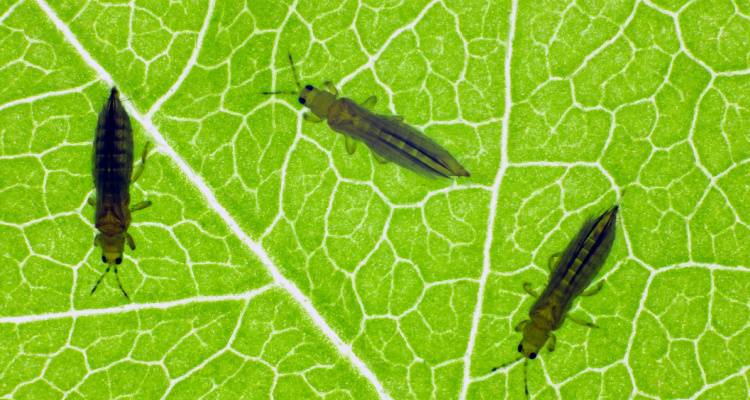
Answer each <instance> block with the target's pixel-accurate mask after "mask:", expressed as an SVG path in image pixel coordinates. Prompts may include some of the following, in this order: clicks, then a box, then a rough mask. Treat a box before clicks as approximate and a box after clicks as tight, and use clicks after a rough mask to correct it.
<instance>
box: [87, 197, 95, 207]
mask: <svg viewBox="0 0 750 400" xmlns="http://www.w3.org/2000/svg"><path fill="white" fill-rule="evenodd" d="M86 202H87V203H89V205H90V206H91V207H96V200H94V195H93V194H92V195H91V196H89V198H88V199H86Z"/></svg>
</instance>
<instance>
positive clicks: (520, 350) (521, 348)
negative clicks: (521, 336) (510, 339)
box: [518, 343, 523, 353]
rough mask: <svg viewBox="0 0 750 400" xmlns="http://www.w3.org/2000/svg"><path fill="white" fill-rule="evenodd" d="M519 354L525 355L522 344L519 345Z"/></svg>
mask: <svg viewBox="0 0 750 400" xmlns="http://www.w3.org/2000/svg"><path fill="white" fill-rule="evenodd" d="M518 352H519V353H523V345H522V344H521V343H519V344H518Z"/></svg>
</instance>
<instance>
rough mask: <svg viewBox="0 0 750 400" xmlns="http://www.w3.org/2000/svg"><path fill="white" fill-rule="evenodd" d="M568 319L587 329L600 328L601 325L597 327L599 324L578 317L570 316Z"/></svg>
mask: <svg viewBox="0 0 750 400" xmlns="http://www.w3.org/2000/svg"><path fill="white" fill-rule="evenodd" d="M567 319H569V320H570V322H573V323H576V324H578V325H581V326H585V327H587V328H598V327H599V325H597V324H595V323H593V322H589V321H586V320H583V319H580V318H577V317H575V316H572V315H568V316H567Z"/></svg>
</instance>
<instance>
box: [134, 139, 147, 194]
mask: <svg viewBox="0 0 750 400" xmlns="http://www.w3.org/2000/svg"><path fill="white" fill-rule="evenodd" d="M149 147H151V142H146V145H145V146H144V147H143V153H142V154H141V162H140V163H139V164H138V166H137V167H135V170H134V171H133V177H132V179H130V184H133V183H135V181H137V180H138V178H140V177H141V175H142V174H143V169H144V168H145V167H146V156H148V150H149Z"/></svg>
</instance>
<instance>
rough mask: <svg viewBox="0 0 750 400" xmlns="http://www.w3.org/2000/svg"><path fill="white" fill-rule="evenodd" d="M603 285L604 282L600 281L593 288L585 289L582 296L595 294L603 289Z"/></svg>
mask: <svg viewBox="0 0 750 400" xmlns="http://www.w3.org/2000/svg"><path fill="white" fill-rule="evenodd" d="M602 287H604V282H602V281H599V283H597V284H596V285H594V287H592V288H591V289H588V290H585V291H583V293H581V294H580V296H593V295H595V294H597V293H599V291H600V290H602Z"/></svg>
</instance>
